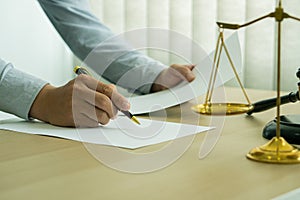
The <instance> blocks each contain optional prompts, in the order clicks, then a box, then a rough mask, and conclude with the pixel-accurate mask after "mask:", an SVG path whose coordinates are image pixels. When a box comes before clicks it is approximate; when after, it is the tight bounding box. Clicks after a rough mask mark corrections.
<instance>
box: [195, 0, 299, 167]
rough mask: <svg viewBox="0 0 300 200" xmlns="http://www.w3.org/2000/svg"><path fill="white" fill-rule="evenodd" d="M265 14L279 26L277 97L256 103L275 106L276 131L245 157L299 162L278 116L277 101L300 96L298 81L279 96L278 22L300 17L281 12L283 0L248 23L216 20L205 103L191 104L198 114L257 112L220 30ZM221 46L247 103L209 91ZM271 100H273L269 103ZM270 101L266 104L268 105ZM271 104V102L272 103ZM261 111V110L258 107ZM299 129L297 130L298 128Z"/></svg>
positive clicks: (278, 49)
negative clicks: (217, 98) (293, 90)
mask: <svg viewBox="0 0 300 200" xmlns="http://www.w3.org/2000/svg"><path fill="white" fill-rule="evenodd" d="M268 17H272V18H275V20H276V22H277V24H278V28H277V36H278V40H277V43H278V44H277V97H276V98H274V99H270V100H266V101H261V102H260V103H261V104H264V103H267V105H265V106H263V105H259V104H260V103H259V102H258V104H257V106H262V108H261V109H262V110H266V109H269V108H271V107H276V108H277V116H276V120H274V123H275V124H274V126H275V131H276V133H274V136H272V137H271V138H270V141H269V142H268V143H267V144H265V145H263V146H260V147H256V148H254V149H252V150H250V152H249V153H248V154H247V155H246V156H247V158H248V159H250V160H254V161H258V162H265V163H283V164H291V163H300V150H299V149H297V148H296V147H294V146H292V145H290V144H289V143H288V142H287V141H286V139H284V138H283V137H281V133H280V132H281V128H280V126H281V122H280V120H278V119H281V117H282V116H280V105H281V104H285V103H288V102H296V101H298V100H300V95H299V93H300V82H299V83H298V91H297V92H296V93H290V94H289V95H287V96H284V97H281V96H280V87H281V86H280V84H281V83H280V76H281V72H280V71H281V23H282V21H283V20H284V19H285V18H291V19H294V20H297V21H300V18H296V17H293V16H290V15H289V14H287V13H285V12H284V9H283V7H282V0H279V2H278V6H276V8H275V11H274V12H272V13H270V14H267V15H265V16H262V17H260V18H258V19H255V20H253V21H250V22H248V23H245V24H243V25H239V24H229V23H222V22H217V25H218V26H219V32H220V33H219V37H218V40H217V45H216V50H215V55H214V62H213V67H212V72H211V76H210V81H209V85H208V90H207V94H206V98H205V102H204V104H199V105H195V106H193V107H192V108H191V109H192V110H193V111H195V112H197V113H199V114H203V115H235V114H243V113H247V114H249V115H251V114H252V113H253V112H256V111H255V109H257V108H256V107H255V104H252V103H251V102H250V100H249V98H248V96H247V94H246V91H245V88H244V87H243V85H242V83H241V80H240V78H239V76H238V73H237V71H236V68H235V67H234V64H233V61H232V59H231V57H230V55H229V51H228V49H227V47H226V45H225V42H224V35H223V30H224V29H232V30H237V29H240V28H243V27H246V26H249V25H251V24H254V23H256V22H258V21H261V20H263V19H266V18H268ZM223 49H224V51H225V53H226V56H227V58H228V61H229V63H230V65H231V68H232V70H233V72H234V75H235V78H236V79H237V82H238V84H239V86H240V87H241V89H242V92H243V94H244V96H245V98H246V100H247V102H248V104H242V103H212V102H211V100H212V94H213V88H214V84H215V81H216V76H217V73H218V69H219V64H220V57H221V53H222V50H223ZM297 77H298V78H299V79H300V69H299V71H298V73H297ZM272 102H273V103H272ZM268 104H269V105H268ZM272 104H273V105H272ZM263 107H265V108H263ZM262 110H261V111H262ZM257 112H260V111H257ZM297 128H298V131H299V130H300V125H299V126H298V127H297ZM298 133H299V132H298Z"/></svg>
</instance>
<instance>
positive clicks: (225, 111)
mask: <svg viewBox="0 0 300 200" xmlns="http://www.w3.org/2000/svg"><path fill="white" fill-rule="evenodd" d="M253 108H254V106H253V105H251V104H240V103H210V104H199V105H195V106H193V107H192V108H191V109H192V110H193V111H194V112H196V113H199V114H202V115H238V114H244V113H247V112H249V111H251V110H253Z"/></svg>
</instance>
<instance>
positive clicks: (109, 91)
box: [97, 82, 130, 111]
mask: <svg viewBox="0 0 300 200" xmlns="http://www.w3.org/2000/svg"><path fill="white" fill-rule="evenodd" d="M97 91H98V92H100V93H102V94H104V95H106V96H107V97H109V98H110V99H111V101H112V102H113V104H114V105H115V106H116V107H117V108H119V109H120V110H125V111H126V110H129V108H130V104H129V102H128V101H127V99H126V98H125V97H123V96H122V95H121V94H120V93H118V92H117V90H116V87H115V86H114V85H113V84H104V83H101V82H99V83H98V85H97Z"/></svg>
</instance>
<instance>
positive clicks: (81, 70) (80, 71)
mask: <svg viewBox="0 0 300 200" xmlns="http://www.w3.org/2000/svg"><path fill="white" fill-rule="evenodd" d="M74 72H75V73H76V74H77V75H80V74H86V75H89V76H92V75H91V74H90V73H89V71H88V70H87V69H85V68H83V67H80V66H76V67H74ZM119 110H120V109H119ZM120 111H121V112H122V113H123V114H124V115H125V116H127V117H128V118H129V119H131V120H132V121H134V122H135V123H137V124H139V125H140V124H141V123H140V122H139V120H138V119H137V118H136V117H135V116H134V115H133V114H131V113H130V112H129V111H124V110H120Z"/></svg>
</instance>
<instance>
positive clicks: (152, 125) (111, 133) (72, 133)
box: [0, 116, 211, 149]
mask: <svg viewBox="0 0 300 200" xmlns="http://www.w3.org/2000/svg"><path fill="white" fill-rule="evenodd" d="M139 121H140V122H141V125H136V124H134V123H133V122H132V121H131V120H129V119H128V118H127V117H125V116H119V117H118V118H117V119H115V120H112V121H111V122H110V123H109V124H108V125H106V126H99V127H97V128H77V129H76V128H63V127H57V126H52V125H50V124H46V123H43V122H39V121H30V122H28V121H24V120H21V119H18V118H14V119H9V120H2V121H0V129H5V130H12V131H17V132H22V133H28V134H38V135H46V136H54V137H59V138H65V139H70V140H75V141H80V142H86V143H93V144H103V145H110V146H117V147H123V148H129V149H135V148H139V147H144V146H148V145H153V144H158V143H161V142H166V141H170V140H174V139H176V138H181V137H185V136H188V135H193V134H196V133H200V132H204V131H208V130H210V129H211V128H210V127H202V126H194V125H187V124H179V123H171V122H165V121H155V120H148V119H141V118H139Z"/></svg>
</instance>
